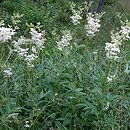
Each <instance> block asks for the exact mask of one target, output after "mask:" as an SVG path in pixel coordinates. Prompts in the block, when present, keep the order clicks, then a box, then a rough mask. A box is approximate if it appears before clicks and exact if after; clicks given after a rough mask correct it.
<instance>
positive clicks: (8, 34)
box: [0, 27, 15, 42]
mask: <svg viewBox="0 0 130 130" xmlns="http://www.w3.org/2000/svg"><path fill="white" fill-rule="evenodd" d="M14 34H15V31H14V30H13V29H12V28H6V27H0V42H7V41H8V40H11V38H12V36H13V35H14Z"/></svg>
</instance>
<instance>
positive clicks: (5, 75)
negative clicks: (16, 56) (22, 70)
mask: <svg viewBox="0 0 130 130" xmlns="http://www.w3.org/2000/svg"><path fill="white" fill-rule="evenodd" d="M3 73H4V77H11V76H12V75H13V71H12V68H7V69H5V70H4V71H3Z"/></svg>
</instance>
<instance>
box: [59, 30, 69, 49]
mask: <svg viewBox="0 0 130 130" xmlns="http://www.w3.org/2000/svg"><path fill="white" fill-rule="evenodd" d="M71 40H72V35H71V32H70V31H68V30H65V31H63V36H62V38H61V40H60V41H58V42H57V46H58V49H59V50H61V51H62V50H63V49H64V48H65V47H67V46H68V45H69V44H70V41H71Z"/></svg>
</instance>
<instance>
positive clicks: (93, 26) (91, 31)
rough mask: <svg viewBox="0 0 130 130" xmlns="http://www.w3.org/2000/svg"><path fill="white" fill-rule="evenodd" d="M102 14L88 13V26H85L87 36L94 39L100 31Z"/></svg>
mask: <svg viewBox="0 0 130 130" xmlns="http://www.w3.org/2000/svg"><path fill="white" fill-rule="evenodd" d="M102 15H103V13H102V14H95V15H94V14H92V13H88V15H87V25H85V29H86V36H89V37H94V36H95V33H96V32H98V31H99V28H100V27H101V24H100V22H101V20H100V19H101V17H102Z"/></svg>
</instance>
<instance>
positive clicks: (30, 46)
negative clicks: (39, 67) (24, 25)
mask: <svg viewBox="0 0 130 130" xmlns="http://www.w3.org/2000/svg"><path fill="white" fill-rule="evenodd" d="M30 34H31V38H30V39H27V38H25V37H23V36H21V37H20V38H19V39H18V40H17V41H13V45H14V51H15V52H17V54H18V55H19V56H21V57H22V58H23V59H24V61H25V62H26V63H27V65H28V67H33V61H35V59H37V58H38V50H42V49H43V48H44V41H45V39H44V38H43V36H42V33H38V32H37V31H36V30H35V28H31V29H30Z"/></svg>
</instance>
